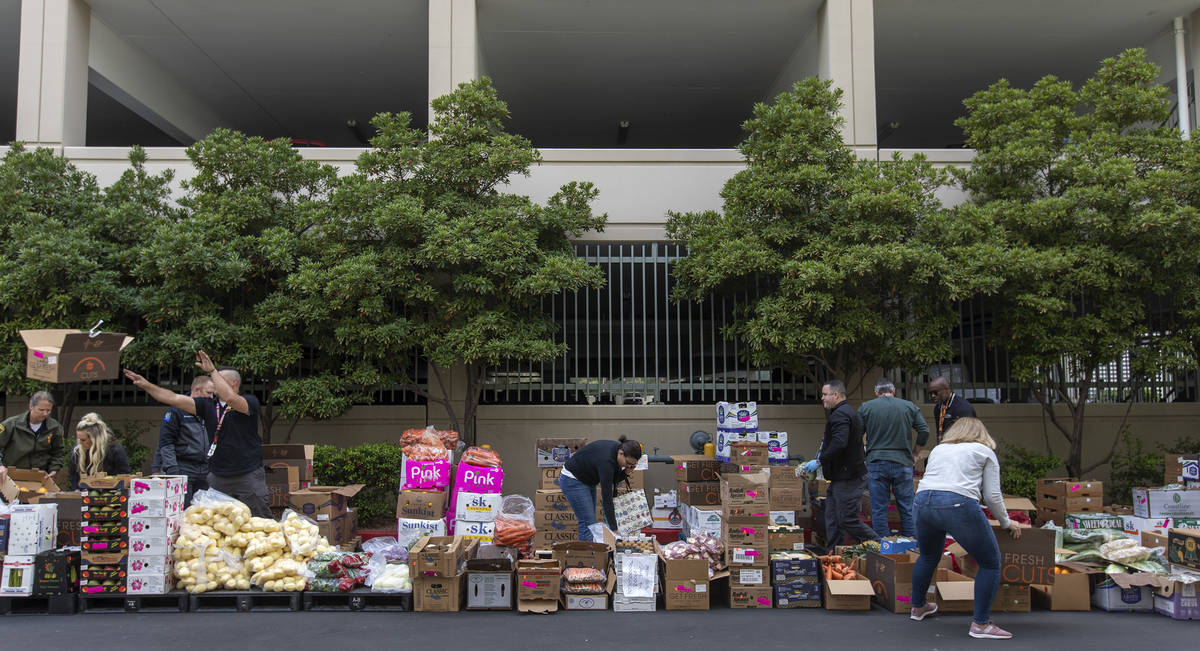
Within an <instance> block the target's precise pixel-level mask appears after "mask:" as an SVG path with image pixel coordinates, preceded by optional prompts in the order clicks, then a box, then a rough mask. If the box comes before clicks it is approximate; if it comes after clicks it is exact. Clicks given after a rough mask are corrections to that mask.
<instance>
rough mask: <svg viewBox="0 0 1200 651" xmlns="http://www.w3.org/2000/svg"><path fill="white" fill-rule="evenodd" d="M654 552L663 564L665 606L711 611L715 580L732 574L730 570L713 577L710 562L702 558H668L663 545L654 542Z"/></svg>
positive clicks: (675, 608) (667, 608) (669, 608)
mask: <svg viewBox="0 0 1200 651" xmlns="http://www.w3.org/2000/svg"><path fill="white" fill-rule="evenodd" d="M654 552H655V553H656V554H658V559H659V561H660V565H661V566H662V576H663V580H662V586H663V589H662V593H663V606H664V608H665V609H666V610H708V609H709V605H710V595H711V594H712V581H713V580H715V579H719V578H723V577H727V576H729V572H728V571H722V572H717V573H716V574H714V575H712V576H711V577H710V576H709V572H708V561H706V560H704V559H699V558H681V559H668V558H667V557H666V556H665V555H664V554H663V550H662V545H660V544H659V542H658V541H657V540H655V541H654Z"/></svg>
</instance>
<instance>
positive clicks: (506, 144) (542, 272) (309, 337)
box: [259, 78, 606, 442]
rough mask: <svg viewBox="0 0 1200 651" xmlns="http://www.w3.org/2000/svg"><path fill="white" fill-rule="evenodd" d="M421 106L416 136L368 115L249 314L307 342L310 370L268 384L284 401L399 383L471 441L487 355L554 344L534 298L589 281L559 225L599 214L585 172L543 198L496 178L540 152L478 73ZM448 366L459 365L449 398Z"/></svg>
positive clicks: (535, 352)
mask: <svg viewBox="0 0 1200 651" xmlns="http://www.w3.org/2000/svg"><path fill="white" fill-rule="evenodd" d="M433 109H434V112H435V114H436V117H435V119H434V120H433V122H432V123H431V124H430V126H429V133H428V137H427V135H426V134H425V133H422V132H421V131H419V130H416V129H413V128H411V126H410V122H411V116H410V115H408V114H407V113H401V114H398V115H394V114H384V115H379V116H377V117H376V118H375V119H374V121H373V124H374V125H375V127H376V129H377V135H376V136H375V138H373V139H372V141H371V145H372V147H373V149H372V150H370V151H368V152H365V153H364V154H363V155H362V156H361V157H360V158H359V160H358V169H357V172H356V173H355V174H352V175H349V176H348V177H345V178H344V179H342V181H341V183H340V184H339V186H338V188H337V191H336V192H335V193H334V196H333V201H332V211H331V212H330V213H328V214H327V217H328V219H327V220H326V221H324V222H323V223H322V225H321V227H320V228H319V229H317V231H316V232H314V233H313V240H314V242H315V243H316V245H315V246H314V247H313V249H312V250H311V252H310V253H309V254H308V255H306V256H304V257H301V258H299V259H298V263H297V267H296V269H295V271H294V272H293V273H291V274H290V275H289V276H288V277H287V280H286V283H285V285H284V286H283V287H281V291H279V292H277V293H275V294H273V295H272V296H271V297H269V298H268V299H267V300H266V301H264V303H263V304H262V305H261V306H260V310H259V320H260V323H263V324H267V323H270V324H274V327H277V328H281V329H286V330H288V331H295V332H298V333H300V337H301V338H302V339H303V340H304V341H307V342H309V344H310V345H311V347H312V355H313V356H314V358H315V359H316V364H317V366H318V370H317V372H315V373H314V374H313V375H312V376H311V377H308V378H304V379H302V380H296V381H291V382H287V383H281V385H280V388H279V392H280V394H281V395H282V394H283V393H285V392H286V393H287V396H288V399H289V401H293V402H292V404H295V405H296V409H297V410H298V411H297V413H299V411H303V410H305V409H309V407H308V406H307V405H309V404H310V401H311V400H312V399H313V398H314V397H315V396H319V395H320V394H322V393H325V392H332V393H333V394H336V395H335V396H334V397H333V398H332V399H333V400H341V401H342V403H341V404H343V405H348V403H349V401H351V400H362V399H363V398H364V397H366V396H367V395H369V393H370V392H371V391H373V390H375V389H378V388H382V387H387V386H401V387H405V388H407V389H410V390H412V391H415V392H417V393H419V394H421V395H424V396H426V397H427V398H428V399H429V400H430V401H432V402H434V403H436V404H440V405H442V406H443V407H444V408H445V409H446V411H447V413H448V414H449V418H450V421H451V423H450V424H451V426H452V427H454V428H455V429H457V430H459V431H460V432H462V433H463V434H464V439H465V440H467V441H468V442H470V441H473V440H474V427H475V412H476V408H477V407H478V405H479V400H480V396H481V394H482V390H483V383H484V377H485V373H486V371H487V369H488V368H489V367H492V366H495V365H497V364H499V363H501V362H502V361H504V360H524V361H542V360H548V359H553V358H555V357H558V356H560V355H562V354H563V352H564V351H565V347H564V346H563V345H561V344H557V343H555V342H554V339H553V336H552V335H553V329H554V324H553V323H552V322H550V321H549V320H548V319H547V318H545V316H544V315H542V314H541V313H540V311H539V301H540V299H541V297H543V296H553V295H556V294H558V293H560V292H563V291H574V290H578V289H581V288H584V287H597V286H599V285H600V284H601V283H602V282H603V276H602V274H601V272H600V271H599V269H597V268H595V267H591V266H589V265H587V264H586V263H585V262H584V261H583V260H581V259H579V258H578V257H576V255H575V254H574V251H573V249H572V246H571V238H573V237H578V236H580V235H582V234H583V233H585V232H588V231H594V230H601V229H603V227H604V224H605V221H606V218H605V216H603V215H593V214H592V211H591V208H590V203H591V201H592V200H593V199H594V198H595V196H596V190H595V189H594V188H593V187H592V185H591V184H590V183H577V182H572V183H568V184H566V185H564V186H563V187H562V188H561V189H560V191H559V192H558V193H557V194H555V195H554V196H553V197H551V198H550V199H549V201H547V202H546V204H545V205H538V204H536V203H534V202H533V201H531V200H530V199H529V198H528V197H525V196H519V195H512V194H506V193H504V192H502V191H501V187H502V186H503V185H505V184H507V183H508V181H509V178H510V177H511V176H513V175H515V174H528V173H529V170H530V168H531V166H533V165H534V164H536V163H537V162H539V160H540V155H539V154H538V152H537V150H536V149H534V148H533V147H532V146H531V144H530V143H529V141H528V140H526V139H524V138H522V137H520V136H516V135H512V134H509V133H506V132H505V131H504V128H503V121H504V119H505V118H507V117H508V108H507V106H506V105H505V104H504V102H502V101H500V99H499V98H498V97H497V95H496V92H495V89H494V88H493V87H492V84H491V82H490V81H489V80H488V79H486V78H484V79H479V80H476V81H473V82H469V83H464V84H461V85H460V86H459V87H458V89H457V90H455V91H453V92H452V93H450V94H448V95H445V96H443V97H439V98H437V99H435V100H434V101H433ZM416 354H420V355H422V356H423V357H424V358H426V359H428V360H429V362H430V363H431V366H430V368H431V374H432V376H433V377H432V378H430V380H429V382H428V384H425V383H422V382H420V381H419V378H417V377H414V374H413V373H412V367H413V364H412V361H413V358H414V355H416ZM451 368H460V369H464V370H465V376H466V391H465V393H466V400H465V404H464V405H463V406H462V408H461V409H460V408H458V407H457V406H456V404H455V403H456V400H455V396H456V395H457V393H458V392H457V391H455V389H454V387H452V386H450V383H449V381H448V380H449V378H448V377H447V376H446V371H447V369H451ZM460 391H461V390H460ZM324 404H333V403H324ZM285 408H290V407H287V406H286V404H285Z"/></svg>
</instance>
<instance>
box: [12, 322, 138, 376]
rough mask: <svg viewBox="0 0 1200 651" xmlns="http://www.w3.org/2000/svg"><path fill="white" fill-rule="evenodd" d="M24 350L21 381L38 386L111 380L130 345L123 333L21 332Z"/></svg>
mask: <svg viewBox="0 0 1200 651" xmlns="http://www.w3.org/2000/svg"><path fill="white" fill-rule="evenodd" d="M20 333H21V339H22V340H24V341H25V347H26V348H27V351H26V356H25V377H28V378H29V379H31V380H41V381H42V382H51V383H57V382H91V381H93V380H114V379H116V378H117V376H118V375H120V372H121V351H122V350H124V349H125V347H126V346H128V345H129V344H130V342H132V341H133V337H127V336H125V333H123V332H100V333H97V334H95V335H94V336H93V335H92V334H90V333H89V332H87V331H84V330H21V331H20Z"/></svg>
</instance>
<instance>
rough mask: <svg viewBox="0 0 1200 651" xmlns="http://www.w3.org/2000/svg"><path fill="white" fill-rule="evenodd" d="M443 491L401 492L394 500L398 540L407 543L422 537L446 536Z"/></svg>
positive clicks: (444, 496) (444, 493)
mask: <svg viewBox="0 0 1200 651" xmlns="http://www.w3.org/2000/svg"><path fill="white" fill-rule="evenodd" d="M445 518H446V491H445V489H440V490H439V489H429V490H416V489H413V490H401V491H400V494H399V496H398V497H397V498H396V519H397V522H398V524H397V532H398V538H397V539H398V540H399V541H400V542H402V543H405V544H407V543H408V541H411V540H415V539H416V538H418V537H420V536H424V535H429V536H444V535H446V520H445Z"/></svg>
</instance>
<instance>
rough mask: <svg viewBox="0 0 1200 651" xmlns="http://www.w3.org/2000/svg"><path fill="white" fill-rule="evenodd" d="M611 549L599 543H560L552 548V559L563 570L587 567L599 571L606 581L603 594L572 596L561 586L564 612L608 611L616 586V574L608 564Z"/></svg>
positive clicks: (566, 588) (606, 544) (607, 545)
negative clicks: (609, 600) (609, 598)
mask: <svg viewBox="0 0 1200 651" xmlns="http://www.w3.org/2000/svg"><path fill="white" fill-rule="evenodd" d="M612 549H613V547H610V545H609V544H608V543H601V542H581V541H572V542H562V543H558V544H556V545H555V546H554V550H553V552H552V558H553V559H554V560H557V561H559V562H560V563H561V565H562V568H563V570H567V569H570V568H576V567H588V568H593V569H596V570H600V571H601V572H602V573H604V577H605V579H606V581H607V584H606V585H605V591H604V593H603V594H591V593H589V594H574V593H572V592H570V589H569V587H568V586H563V592H562V597H561V602H562V606H563V608H565V609H566V610H608V597H609V595H611V594H612V593H613V589H614V588H615V587H616V585H617V576H616V572H614V571H613V568H612V567H611V566H610V564H609V552H610V551H612Z"/></svg>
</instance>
